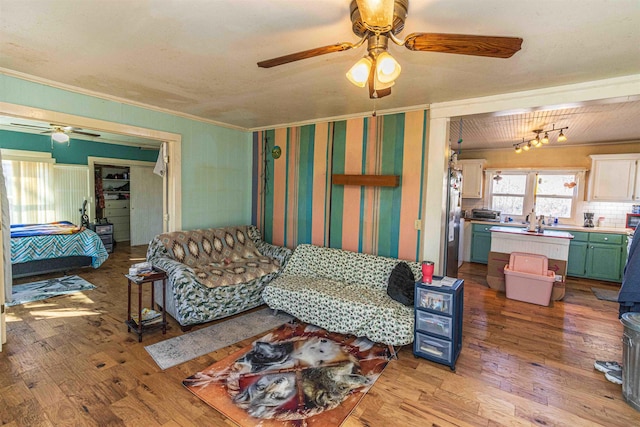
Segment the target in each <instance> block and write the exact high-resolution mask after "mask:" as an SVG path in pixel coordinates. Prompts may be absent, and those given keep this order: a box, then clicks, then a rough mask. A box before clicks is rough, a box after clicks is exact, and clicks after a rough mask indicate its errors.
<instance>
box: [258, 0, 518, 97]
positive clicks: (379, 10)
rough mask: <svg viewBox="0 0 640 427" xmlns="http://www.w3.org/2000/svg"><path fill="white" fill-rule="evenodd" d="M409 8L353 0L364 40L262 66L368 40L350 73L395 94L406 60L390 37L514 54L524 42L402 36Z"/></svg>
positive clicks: (405, 1) (463, 50)
mask: <svg viewBox="0 0 640 427" xmlns="http://www.w3.org/2000/svg"><path fill="white" fill-rule="evenodd" d="M408 11H409V0H352V1H351V6H350V12H351V23H352V30H353V33H354V34H355V35H357V36H358V37H360V40H359V41H358V42H356V43H349V42H344V43H336V44H333V45H329V46H323V47H318V48H315V49H309V50H305V51H302V52H296V53H292V54H289V55H284V56H280V57H278V58H273V59H267V60H265V61H260V62H258V66H259V67H261V68H271V67H275V66H278V65H283V64H288V63H290V62H294V61H299V60H302V59H307V58H313V57H316V56H320V55H325V54H327V53H333V52H341V51H345V50H349V49H354V48H358V47H360V46H362V45H363V44H364V42H367V55H366V56H365V57H364V58H362V59H361V60H359V61H358V62H357V63H356V64H355V65H354V66H353V67H352V68H351V69H350V70H349V72H348V73H347V78H348V79H349V80H350V81H351V82H352V83H353V84H355V85H357V86H360V87H364V86H365V85H368V87H369V97H370V98H382V97H383V96H387V95H389V94H391V86H393V84H394V82H395V79H396V78H397V77H398V75H399V74H400V64H398V63H397V61H396V60H395V59H394V58H393V57H392V56H391V55H390V54H389V52H388V46H389V40H391V41H392V42H393V43H395V44H397V45H399V46H405V47H406V48H407V49H409V50H413V51H419V52H441V53H454V54H460V55H474V56H487V57H492V58H510V57H511V56H513V54H514V53H516V52H517V51H519V50H520V46H521V45H522V39H521V38H519V37H498V36H480V35H469V34H446V33H412V34H409V35H408V36H407V37H406V38H405V39H404V40H402V39H400V38H398V37H397V36H396V35H397V34H398V33H399V32H401V31H402V30H403V29H404V22H405V19H406V17H407V13H408Z"/></svg>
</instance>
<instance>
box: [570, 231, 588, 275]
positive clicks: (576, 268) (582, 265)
mask: <svg viewBox="0 0 640 427" xmlns="http://www.w3.org/2000/svg"><path fill="white" fill-rule="evenodd" d="M588 247H589V243H588V242H580V241H576V242H574V241H573V240H572V241H571V244H570V245H569V259H568V261H567V275H568V276H577V277H585V276H586V275H587V248H588Z"/></svg>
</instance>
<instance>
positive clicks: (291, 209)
mask: <svg viewBox="0 0 640 427" xmlns="http://www.w3.org/2000/svg"><path fill="white" fill-rule="evenodd" d="M287 151H288V153H287V157H286V159H287V162H288V163H289V170H288V172H287V176H288V183H287V224H286V227H287V234H286V242H285V245H286V246H287V247H289V248H293V247H295V246H296V245H297V243H298V182H299V179H298V177H299V174H298V168H299V167H300V128H299V127H297V126H296V127H292V128H289V146H288V150H287Z"/></svg>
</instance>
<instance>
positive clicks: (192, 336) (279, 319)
mask: <svg viewBox="0 0 640 427" xmlns="http://www.w3.org/2000/svg"><path fill="white" fill-rule="evenodd" d="M292 319H293V317H291V316H290V315H288V314H286V313H278V314H277V315H275V316H274V315H273V310H270V309H269V308H263V309H262V310H257V311H253V312H251V313H247V314H245V315H242V316H239V317H234V318H233V319H229V320H227V321H225V322H221V323H216V324H215V325H211V326H208V327H206V328H203V329H198V330H197V331H194V332H188V333H185V334H184V335H181V336H179V337H174V338H170V339H168V340H165V341H160V342H158V343H155V344H151V345H148V346H146V347H145V350H147V352H148V353H149V354H150V355H151V357H153V360H155V362H156V363H157V364H158V366H159V367H160V368H161V369H163V370H164V369H168V368H171V367H172V366H176V365H179V364H181V363H184V362H188V361H189V360H192V359H195V358H196V357H200V356H202V355H204V354H207V353H211V352H213V351H216V350H219V349H221V348H224V347H227V346H229V345H231V344H235V343H237V342H240V341H242V340H245V339H247V338H249V337H252V336H254V335H257V334H260V333H262V332H265V331H268V330H270V329H273V328H275V327H277V326H280V325H282V324H283V323H286V322H288V321H290V320H292Z"/></svg>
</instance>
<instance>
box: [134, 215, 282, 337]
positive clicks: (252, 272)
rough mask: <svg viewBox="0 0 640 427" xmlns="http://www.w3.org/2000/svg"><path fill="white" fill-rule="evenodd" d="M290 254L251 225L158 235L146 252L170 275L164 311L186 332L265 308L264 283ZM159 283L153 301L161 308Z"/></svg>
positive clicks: (153, 262)
mask: <svg viewBox="0 0 640 427" xmlns="http://www.w3.org/2000/svg"><path fill="white" fill-rule="evenodd" d="M290 256H291V250H290V249H287V248H283V247H279V246H274V245H271V244H269V243H266V242H264V241H263V240H262V237H261V236H260V231H259V230H258V229H257V228H256V227H255V226H253V225H244V226H237V227H224V228H211V229H203V230H191V231H174V232H171V233H165V234H160V235H159V236H156V237H155V238H154V239H153V240H152V241H151V243H150V244H149V248H148V249H147V260H148V261H150V262H151V263H152V264H153V265H154V266H156V267H158V268H161V269H162V270H164V271H166V272H167V276H168V280H167V292H166V306H165V307H164V309H165V310H166V311H167V313H169V314H170V315H171V316H172V317H173V318H174V319H176V320H177V321H178V323H179V324H180V326H181V327H182V329H183V330H187V329H189V328H190V326H192V325H195V324H198V323H205V322H208V321H211V320H215V319H220V318H223V317H227V316H231V315H234V314H236V313H240V312H242V311H245V310H249V309H251V308H254V307H257V306H259V305H261V304H263V301H262V296H261V295H262V290H263V289H264V286H265V284H267V283H269V282H270V281H271V280H273V279H274V278H275V277H277V276H278V274H280V272H281V271H282V267H284V266H285V265H286V263H287V260H288V259H289V257H290ZM158 285H159V284H156V292H155V295H154V298H155V301H156V303H158V304H160V305H162V302H161V298H162V293H161V292H159V289H158V288H157V286H158Z"/></svg>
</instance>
